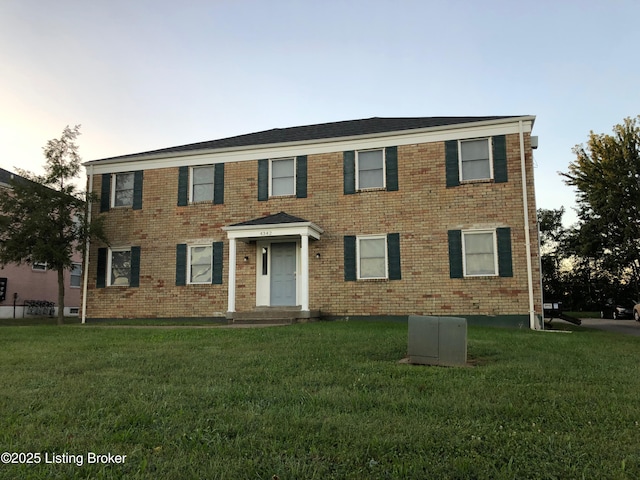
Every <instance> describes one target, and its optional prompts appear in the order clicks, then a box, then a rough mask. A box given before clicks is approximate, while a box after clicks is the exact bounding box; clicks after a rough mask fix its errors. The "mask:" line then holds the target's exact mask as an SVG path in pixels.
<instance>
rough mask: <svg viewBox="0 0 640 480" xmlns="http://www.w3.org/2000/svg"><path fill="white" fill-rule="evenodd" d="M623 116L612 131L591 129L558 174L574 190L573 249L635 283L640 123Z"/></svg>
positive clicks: (639, 268)
mask: <svg viewBox="0 0 640 480" xmlns="http://www.w3.org/2000/svg"><path fill="white" fill-rule="evenodd" d="M639 121H640V116H638V117H636V118H626V119H625V120H624V122H623V123H622V124H619V125H616V126H614V128H613V134H612V135H607V134H596V133H593V131H592V132H591V133H590V135H589V140H588V142H587V144H586V146H585V145H577V146H576V147H575V148H574V150H573V152H574V154H575V155H576V159H575V161H573V162H572V163H571V164H570V165H569V171H568V172H566V173H561V175H562V176H564V178H565V183H566V184H567V185H570V186H572V187H575V188H576V190H577V204H578V208H577V213H578V219H579V222H578V223H579V230H578V231H577V232H576V233H575V238H574V239H573V242H574V248H575V251H576V253H577V254H578V255H579V256H581V257H583V258H586V259H592V260H593V261H594V262H595V264H596V265H595V266H596V267H597V268H598V269H599V270H600V272H599V274H600V275H602V274H604V275H605V276H606V275H608V276H610V277H613V278H617V279H619V280H622V282H623V283H626V284H629V285H633V286H634V290H635V295H636V296H637V294H638V284H639V279H640V264H639V263H638V259H639V258H640V126H639V125H638V122H639Z"/></svg>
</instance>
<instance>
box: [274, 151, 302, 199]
mask: <svg viewBox="0 0 640 480" xmlns="http://www.w3.org/2000/svg"><path fill="white" fill-rule="evenodd" d="M283 160H293V193H285V194H281V195H280V194H279V195H275V194H274V193H273V162H281V161H283ZM297 166H298V160H297V159H296V157H284V158H270V159H269V196H270V197H291V196H294V195H296V183H297V180H298V179H297V176H296V175H297V170H298V168H297Z"/></svg>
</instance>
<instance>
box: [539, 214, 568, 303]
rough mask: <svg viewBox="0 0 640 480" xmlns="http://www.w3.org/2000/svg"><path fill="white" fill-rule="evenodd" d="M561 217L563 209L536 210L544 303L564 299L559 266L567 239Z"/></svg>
mask: <svg viewBox="0 0 640 480" xmlns="http://www.w3.org/2000/svg"><path fill="white" fill-rule="evenodd" d="M563 215H564V207H561V208H559V209H558V210H548V209H544V208H541V209H539V210H538V225H539V228H540V254H541V257H540V259H541V266H542V287H543V297H544V300H545V301H556V302H557V301H560V300H563V299H564V294H565V293H564V289H563V284H562V278H561V276H562V274H561V264H562V261H563V260H564V259H565V258H566V257H565V255H564V242H565V240H566V237H567V231H566V230H565V228H564V227H563V225H562V216H563Z"/></svg>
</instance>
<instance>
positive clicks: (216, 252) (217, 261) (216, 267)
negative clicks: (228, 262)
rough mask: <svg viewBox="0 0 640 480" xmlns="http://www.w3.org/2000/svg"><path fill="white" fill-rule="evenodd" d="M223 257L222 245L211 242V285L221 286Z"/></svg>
mask: <svg viewBox="0 0 640 480" xmlns="http://www.w3.org/2000/svg"><path fill="white" fill-rule="evenodd" d="M223 256H224V243H223V242H213V279H212V282H211V283H214V284H216V285H222V263H223V260H224V258H223Z"/></svg>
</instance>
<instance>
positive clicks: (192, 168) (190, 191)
mask: <svg viewBox="0 0 640 480" xmlns="http://www.w3.org/2000/svg"><path fill="white" fill-rule="evenodd" d="M196 168H211V171H212V172H213V180H212V182H211V187H212V188H211V190H212V192H213V195H215V188H216V169H215V167H214V166H213V165H196V166H193V167H189V203H201V202H209V203H211V202H213V196H211V198H208V199H205V200H194V199H193V189H194V188H193V187H194V186H195V185H194V183H193V179H194V177H193V170H194V169H196ZM206 185H208V184H206Z"/></svg>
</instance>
